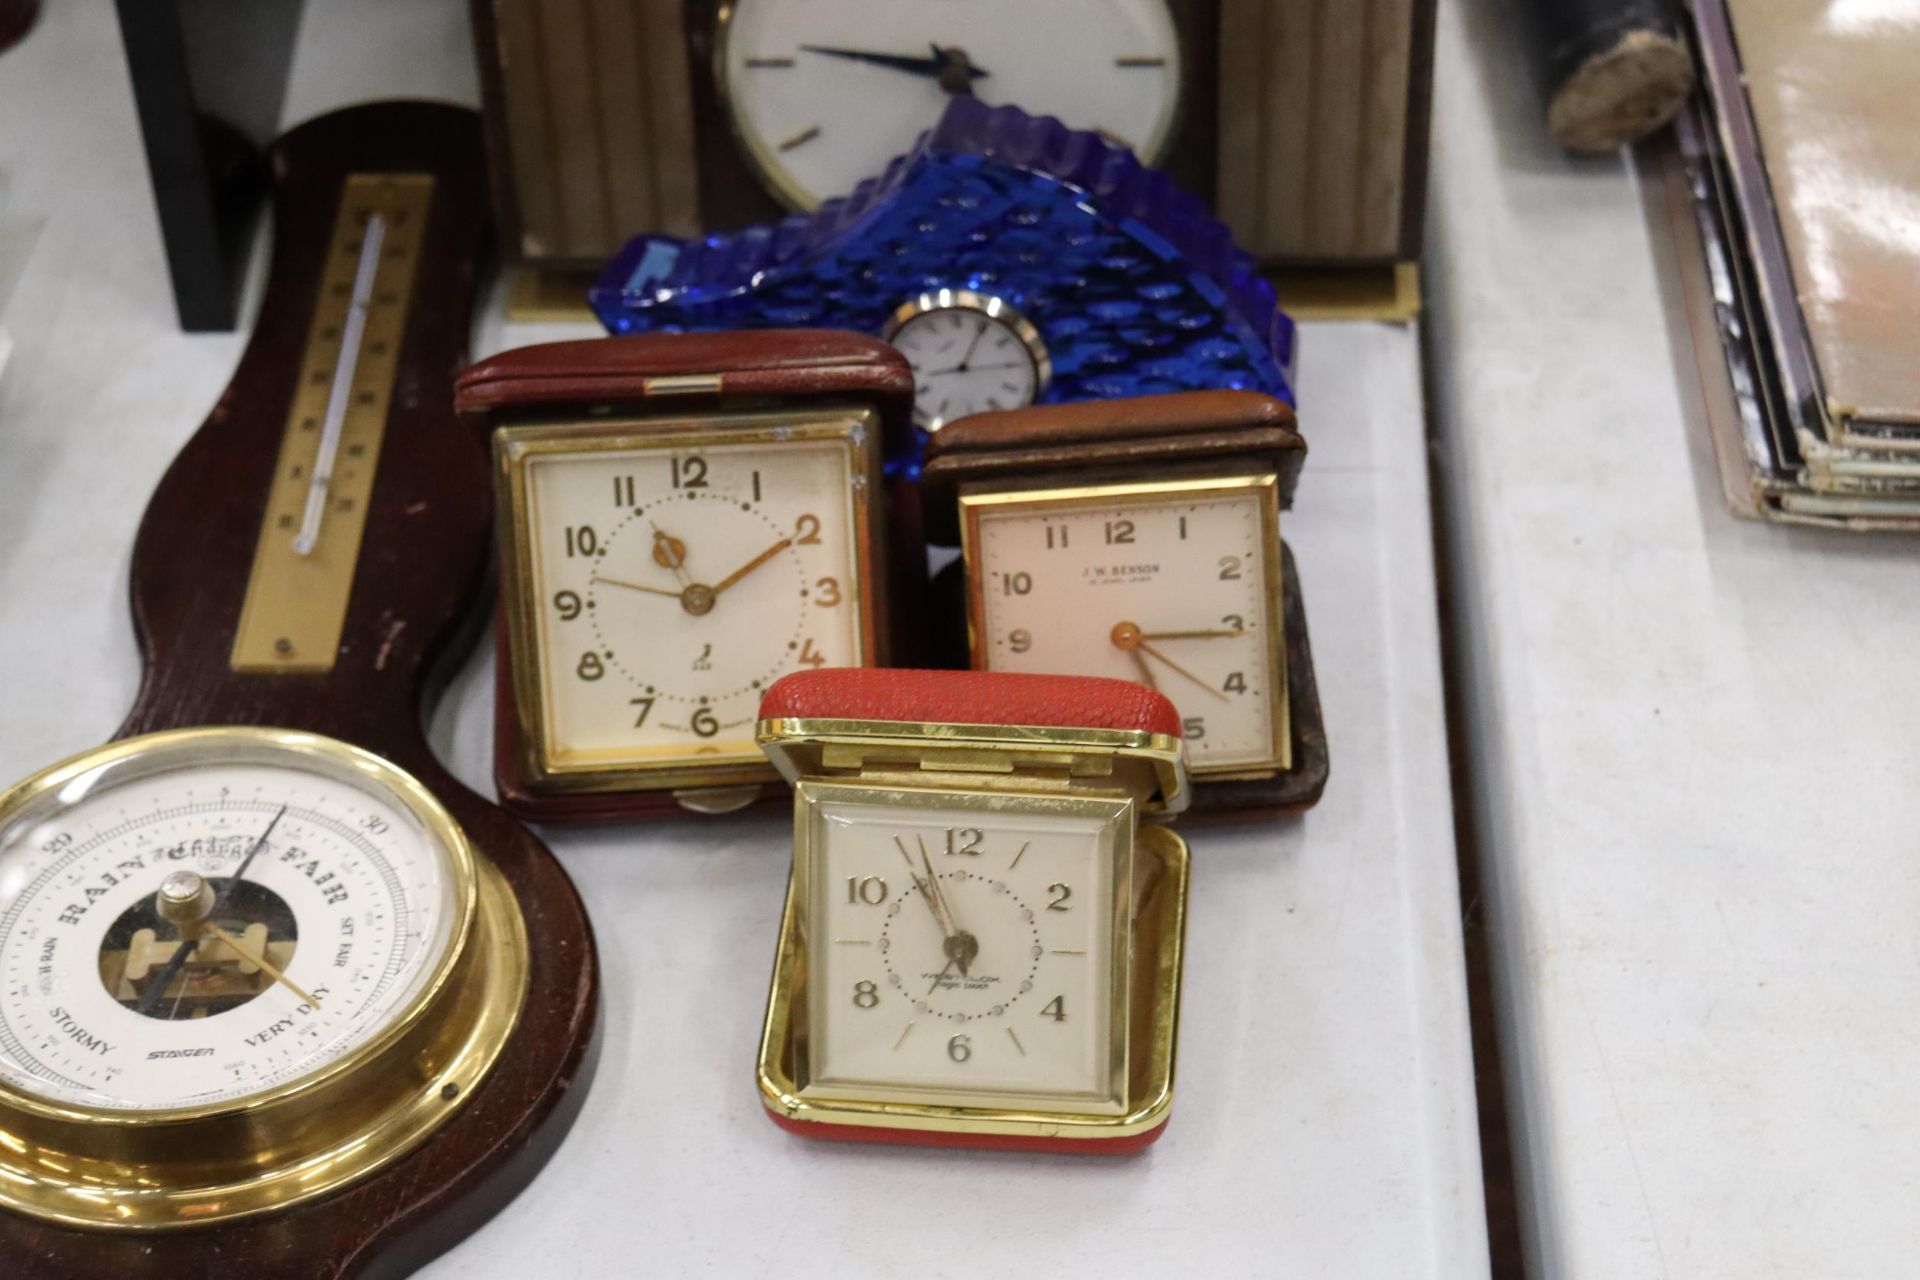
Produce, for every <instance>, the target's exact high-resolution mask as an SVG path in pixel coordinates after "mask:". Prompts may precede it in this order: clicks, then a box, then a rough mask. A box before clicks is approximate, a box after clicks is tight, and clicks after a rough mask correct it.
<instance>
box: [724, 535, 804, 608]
mask: <svg viewBox="0 0 1920 1280" xmlns="http://www.w3.org/2000/svg"><path fill="white" fill-rule="evenodd" d="M792 545H793V539H792V538H782V539H780V541H778V542H776V543H774V544H773V545H772V546H770V547H768V548H767V549H766V550H765V551H762V552H761V553H760V554H759V555H757V556H755V557H754V558H753V559H751V560H749V561H747V562H746V563H745V564H743V565H741V566H740V567H739V568H738V569H735V570H734V571H733V572H732V573H730V574H728V575H727V576H726V577H724V578H722V579H720V581H718V582H716V583H714V584H713V594H715V595H719V594H720V593H721V592H722V591H725V590H726V589H727V588H728V587H730V586H732V585H733V584H734V583H736V582H738V581H740V579H742V578H744V577H746V576H747V575H748V574H750V573H752V572H753V571H754V570H755V569H758V568H759V567H760V566H761V565H763V564H765V563H766V562H767V561H769V560H771V559H773V558H774V557H775V556H777V555H779V554H780V553H781V552H782V551H785V550H786V549H787V548H788V547H790V546H792Z"/></svg>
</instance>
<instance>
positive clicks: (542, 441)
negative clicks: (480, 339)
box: [458, 332, 918, 817]
mask: <svg viewBox="0 0 1920 1280" xmlns="http://www.w3.org/2000/svg"><path fill="white" fill-rule="evenodd" d="M909 394H910V381H909V375H908V374H907V372H906V368H905V365H904V363H903V362H902V361H901V359H900V357H899V355H898V354H897V353H895V352H894V351H892V350H891V349H889V348H888V347H886V346H885V345H883V344H881V343H879V342H875V341H873V340H872V339H867V338H861V337H857V336H854V335H850V334H833V333H823V332H795V333H763V334H758V335H754V336H752V337H742V336H738V335H729V334H701V335H655V336H642V337H629V338H619V339H610V340H605V341H589V342H566V343H556V344H552V345H549V346H542V347H529V348H524V349H521V350H518V351H510V352H507V353H505V354H502V355H499V356H495V357H493V358H492V359H490V360H487V361H485V362H483V363H481V364H479V365H477V366H476V367H474V368H473V369H471V370H469V371H468V372H467V373H466V374H465V375H463V376H462V378H461V380H460V389H459V396H458V403H459V407H460V410H461V412H462V413H464V414H466V415H467V416H468V418H469V420H470V421H472V422H474V423H475V425H476V426H478V427H480V428H481V429H488V430H491V431H492V433H493V447H494V458H495V464H496V477H495V479H496V485H497V488H498V491H499V501H498V511H499V538H500V553H501V564H502V566H503V570H504V571H503V573H502V575H501V577H502V590H501V604H502V610H503V613H504V615H505V622H506V626H505V632H504V636H505V641H506V653H505V656H506V661H505V662H504V663H503V664H502V665H503V668H504V670H503V676H504V682H503V684H502V686H501V688H502V697H501V700H500V704H499V708H498V718H499V726H500V732H499V734H498V738H497V742H498V747H499V751H498V755H497V759H496V773H497V776H498V780H499V785H500V790H501V794H502V796H503V797H504V798H505V800H506V801H507V803H508V804H509V805H510V806H511V807H513V808H515V809H517V810H518V811H520V812H523V813H527V814H529V815H533V816H539V817H566V816H574V817H594V816H611V815H615V814H627V813H632V812H636V811H640V810H658V809H661V808H662V807H663V806H668V807H670V806H671V805H672V804H674V803H675V802H676V801H677V802H678V803H679V804H680V805H681V806H683V807H685V808H689V809H694V810H697V811H701V812H719V811H725V810H728V809H733V808H738V807H740V806H741V805H744V804H748V803H751V802H752V801H753V800H755V799H756V798H758V797H759V796H760V794H761V790H762V785H763V784H764V783H767V782H770V781H772V780H773V778H774V773H773V770H772V769H771V767H770V766H769V765H768V764H767V762H766V758H765V757H764V756H763V755H762V754H761V753H760V750H759V748H758V747H757V746H756V745H755V743H754V725H755V710H756V708H757V707H758V706H759V703H760V697H761V695H762V694H763V693H764V692H765V691H766V690H767V689H768V688H769V687H770V686H771V685H772V684H773V683H774V681H775V680H777V679H779V677H780V676H782V675H783V674H785V673H787V672H790V671H803V670H808V669H814V668H820V667H827V666H833V667H859V666H868V665H874V664H878V663H882V662H884V661H887V660H888V658H889V648H890V646H889V643H888V639H889V637H888V635H887V628H886V618H887V616H888V615H887V609H888V601H889V598H890V597H889V589H888V587H889V584H888V583H887V581H886V574H885V572H884V566H885V564H886V543H887V534H888V530H887V528H886V525H887V522H888V506H889V504H888V502H887V499H886V496H885V487H884V485H883V480H882V473H881V453H882V448H883V442H884V440H885V438H886V437H887V436H888V435H889V434H890V433H893V432H897V431H899V430H901V429H903V428H904V427H905V426H906V410H907V402H908V397H909ZM907 533H908V535H909V536H910V537H911V539H912V541H913V543H914V544H916V545H917V541H918V538H917V530H913V529H908V530H907ZM909 589H910V585H909Z"/></svg>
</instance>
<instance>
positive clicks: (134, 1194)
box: [0, 727, 528, 1231]
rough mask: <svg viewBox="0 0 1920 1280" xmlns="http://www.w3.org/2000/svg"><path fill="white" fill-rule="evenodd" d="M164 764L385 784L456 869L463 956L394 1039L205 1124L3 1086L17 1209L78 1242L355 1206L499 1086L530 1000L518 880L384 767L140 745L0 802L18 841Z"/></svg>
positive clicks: (446, 961) (207, 740)
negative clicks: (43, 808)
mask: <svg viewBox="0 0 1920 1280" xmlns="http://www.w3.org/2000/svg"><path fill="white" fill-rule="evenodd" d="M156 749H173V750H182V751H185V752H188V753H192V752H194V751H199V750H207V751H214V752H225V753H229V754H230V755H238V756H241V757H246V756H252V757H254V758H266V759H270V760H272V761H273V762H276V763H280V762H284V761H286V760H288V759H293V760H295V761H300V762H304V763H305V764H306V765H307V766H308V767H311V768H313V769H314V770H316V771H319V772H331V773H345V774H349V775H352V776H355V777H356V778H358V779H359V780H360V784H361V785H364V783H365V780H366V779H368V778H371V779H372V780H373V781H374V782H375V783H376V784H378V785H379V786H380V787H383V788H385V789H387V791H388V793H389V794H390V796H391V798H392V799H394V800H395V801H396V802H398V803H399V804H400V805H402V806H403V807H404V808H406V809H407V810H408V811H409V812H410V813H412V814H413V815H414V816H415V817H416V818H417V819H418V820H419V821H420V822H421V823H422V824H423V825H424V826H425V827H426V829H427V831H428V833H429V835H430V836H431V837H432V838H433V839H435V840H437V841H438V842H440V843H441V846H442V847H443V848H444V849H445V850H446V851H447V854H448V860H449V867H450V873H451V875H452V876H453V879H454V889H455V898H456V901H457V902H458V903H459V904H460V907H459V920H458V923H457V926H456V928H455V930H454V932H453V935H452V937H451V938H450V939H449V942H448V945H447V951H446V954H445V955H444V956H443V957H442V958H441V960H440V962H439V965H438V966H437V968H436V970H435V972H434V974H433V975H432V977H431V978H430V979H429V981H428V982H427V983H426V984H425V985H424V986H423V987H422V988H421V990H420V992H419V993H418V994H417V995H416V996H415V997H414V999H413V1000H412V1001H411V1002H410V1003H409V1004H408V1005H407V1007H406V1008H405V1009H403V1010H402V1011H401V1012H400V1013H399V1014H398V1015H397V1016H395V1017H394V1018H393V1020H392V1021H391V1022H390V1023H389V1025H388V1026H387V1027H386V1029H385V1030H383V1031H381V1032H380V1033H379V1034H378V1035H376V1036H375V1037H373V1038H372V1039H370V1040H368V1041H366V1042H365V1043H363V1044H361V1045H359V1046H358V1047H356V1048H354V1049H353V1050H351V1051H350V1052H348V1053H345V1054H343V1055H342V1056H341V1057H339V1058H337V1059H335V1060H334V1061H333V1062H330V1063H328V1064H327V1065H326V1066H325V1067H323V1068H321V1069H320V1070H318V1071H315V1072H313V1073H311V1074H309V1075H306V1076H302V1077H300V1078H298V1079H295V1080H291V1081H288V1082H286V1083H284V1084H281V1085H278V1086H275V1087H273V1088H271V1089H268V1090H265V1091H263V1092H261V1093H257V1094H253V1095H251V1096H248V1097H245V1098H240V1099H235V1100H231V1101H224V1102H218V1103H211V1104H208V1105H204V1106H190V1107H170V1108H164V1109H154V1110H128V1109H119V1108H106V1107H88V1106H81V1105H77V1104H73V1103H66V1102H54V1101H51V1100H48V1099H45V1098H41V1097H38V1096H36V1095H33V1094H31V1093H27V1092H24V1091H21V1090H18V1089H15V1088H12V1087H10V1086H8V1085H6V1084H4V1083H0V1207H4V1208H6V1209H10V1210H13V1211H15V1212H18V1213H23V1214H28V1215H30V1216H33V1217H36V1218H43V1219H49V1220H51V1221H55V1222H59V1223H63V1224H65V1225H68V1226H74V1227H88V1228H106V1229H116V1230H131V1231H152V1230H165V1229H169V1228H184V1227H196V1226H205V1225H207V1224H208V1223H214V1222H224V1221H228V1220H231V1219H235V1218H242V1217H248V1216H251V1215H254V1214H259V1213H264V1212H267V1211H269V1210H274V1209H284V1208H286V1207H288V1206H290V1205H293V1204H297V1203H299V1202H301V1201H303V1200H309V1199H313V1198H315V1197H317V1196H322V1195H326V1194H328V1193H329V1192H333V1191H337V1190H339V1189H340V1188H341V1187H343V1186H345V1185H347V1184H348V1183H350V1182H354V1181H357V1180H358V1179H361V1178H364V1177H366V1176H367V1175H369V1174H371V1173H374V1172H375V1171H377V1170H379V1169H381V1168H384V1167H386V1166H387V1165H389V1164H391V1163H393V1162H394V1161H395V1160H398V1159H399V1158H400V1157H402V1156H404V1155H406V1154H407V1153H408V1152H409V1151H411V1150H413V1149H414V1148H415V1147H417V1146H418V1145H419V1144H420V1143H421V1142H423V1141H425V1140H426V1139H427V1138H428V1137H429V1136H430V1135H431V1134H432V1133H433V1131H434V1130H435V1129H436V1128H438V1127H439V1126H440V1125H441V1124H442V1123H443V1122H445V1121H446V1120H448V1119H449V1118H451V1117H452V1115H453V1114H454V1113H455V1112H456V1111H457V1110H458V1109H459V1107H460V1106H461V1105H462V1104H463V1103H464V1102H465V1100H466V1099H467V1097H468V1096H470V1095H471V1094H472V1092H473V1090H474V1088H475V1087H476V1086H477V1085H478V1084H479V1083H480V1082H481V1081H482V1080H483V1079H484V1078H485V1076H486V1074H487V1071H488V1069H489V1068H490V1067H491V1066H492V1065H493V1063H494V1061H495V1059H497V1058H498V1057H499V1055H500V1051H501V1049H502V1048H503V1047H504V1045H505V1044H506V1041H507V1037H508V1036H509V1035H510V1034H511V1033H512V1031H513V1027H514V1024H515V1023H516V1022H517V1021H518V1020H519V1015H520V1010H521V1008H522V1006H523V1005H524V1004H525V1002H526V993H527V974H528V969H527V932H526V924H525V922H524V920H523V919H522V918H521V915H520V908H519V905H518V903H517V902H516V901H515V899H514V896H513V891H512V890H511V889H510V888H509V887H508V885H507V883H506V880H505V879H504V878H503V877H502V876H501V875H500V873H499V872H498V871H497V870H496V869H495V868H494V867H493V865H492V864H491V863H490V862H488V861H487V859H486V858H485V857H484V856H482V855H480V854H479V853H477V852H476V851H475V850H474V849H473V847H472V845H471V844H469V843H468V841H467V838H466V835H465V833H463V832H462V831H461V829H460V827H459V824H458V823H456V822H455V821H454V819H453V817H452V815H450V814H449V813H448V812H447V811H446V810H445V809H444V808H442V807H441V805H440V802H439V801H438V800H437V799H435V798H434V796H433V793H432V792H430V791H428V790H427V789H426V788H425V787H424V786H423V785H421V783H420V782H418V781H417V780H416V779H414V778H413V777H412V776H411V775H410V774H407V773H405V772H403V771H402V770H400V769H398V768H396V767H395V766H393V765H391V764H389V763H387V761H385V760H384V759H382V758H381V757H379V756H377V755H374V754H373V753H372V752H369V751H363V750H361V749H360V748H358V747H353V746H349V745H348V744H346V743H343V742H339V741H336V740H335V739H332V738H326V737H322V736H320V735H317V734H311V733H299V732H294V731H291V730H282V729H261V728H242V727H235V728H204V729H174V730H167V731H164V732H160V733H152V734H146V735H143V736H141V737H136V738H128V739H125V740H123V741H120V742H116V743H112V744H109V745H108V746H105V747H100V748H97V749H95V750H92V751H88V752H84V753H82V754H80V755H77V756H74V757H72V758H71V759H68V760H65V761H62V762H61V763H59V764H56V765H53V766H52V767H50V768H48V769H45V770H42V771H41V772H40V773H37V774H35V775H34V776H32V777H30V778H28V779H26V780H25V781H24V782H21V783H19V784H17V785H15V786H13V787H11V788H9V789H8V790H7V791H6V792H4V793H0V826H4V824H5V823H6V822H7V821H9V820H10V819H11V818H12V816H13V815H14V814H15V813H18V812H20V811H21V810H22V809H24V808H26V807H27V806H29V805H31V804H32V803H33V802H34V801H35V800H37V799H38V798H39V797H41V796H43V795H46V794H48V793H54V792H58V790H59V789H60V788H62V787H64V786H66V785H67V784H69V783H70V782H72V781H73V780H74V779H75V778H77V777H80V776H82V775H85V774H88V773H91V772H93V771H95V770H98V769H100V768H102V767H115V766H122V767H124V766H128V765H134V766H137V764H138V762H139V759H140V757H141V756H142V755H143V754H146V753H150V752H153V751H155V750H156Z"/></svg>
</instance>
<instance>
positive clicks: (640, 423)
mask: <svg viewBox="0 0 1920 1280" xmlns="http://www.w3.org/2000/svg"><path fill="white" fill-rule="evenodd" d="M880 432H881V424H880V419H879V415H878V414H877V413H876V412H875V411H874V410H872V409H870V408H864V407H858V408H856V407H836V406H831V405H829V406H824V407H818V408H809V409H807V410H805V411H802V412H750V413H714V414H704V415H691V414H688V415H677V416H667V417H659V418H611V419H606V418H594V419H579V418H564V419H554V420H545V421H537V422H532V423H528V424H526V425H522V426H512V427H502V428H500V429H499V430H498V431H496V432H495V434H494V460H495V464H496V465H495V471H494V481H495V486H496V489H497V495H496V497H497V501H498V504H499V509H500V510H501V511H502V512H503V513H505V519H503V520H502V521H501V522H500V563H501V565H502V575H501V599H502V603H503V605H504V612H505V614H506V625H507V641H508V643H507V652H508V655H509V662H510V664H511V668H512V669H511V681H512V688H513V703H514V726H515V730H516V732H515V735H514V740H515V748H514V749H515V754H516V755H517V756H518V759H519V765H520V771H521V777H522V779H523V780H524V782H525V785H526V786H527V788H528V789H529V790H530V791H536V792H540V793H542V794H547V795H585V794H594V793H599V794H609V793H621V792H635V791H673V792H678V793H687V794H685V795H683V797H682V801H683V803H684V804H686V805H687V807H690V808H699V807H700V806H702V805H703V804H705V803H706V801H705V799H704V798H703V796H702V795H701V793H703V792H705V793H709V794H710V795H712V796H713V797H714V799H715V800H716V801H717V803H716V805H715V807H716V808H717V809H721V810H724V809H726V808H733V807H738V805H737V804H735V803H731V800H732V794H731V793H736V792H737V793H738V794H739V795H740V796H744V798H745V800H746V801H749V802H750V801H751V800H752V799H753V798H754V797H755V796H756V795H757V794H758V790H757V788H758V787H759V786H760V785H761V784H763V783H767V782H772V781H774V780H775V778H776V776H777V775H776V774H775V772H774V770H773V768H772V767H771V766H770V765H768V764H767V762H766V757H765V756H764V755H762V754H761V753H760V751H759V750H758V749H757V748H751V747H749V748H747V749H745V750H741V751H738V752H733V753H729V754H720V753H717V752H714V751H704V752H703V751H700V750H698V749H689V750H685V751H678V750H673V749H669V748H649V749H646V751H645V754H644V755H643V754H642V753H641V752H633V753H625V754H623V755H619V756H613V755H609V756H608V757H607V758H603V759H594V760H584V761H565V760H561V759H558V758H557V756H558V752H557V751H556V749H555V748H556V744H555V743H554V742H553V739H552V734H551V731H550V717H549V711H548V706H547V697H546V680H545V678H544V673H543V671H542V669H541V660H540V647H539V646H540V640H539V637H540V623H539V618H538V616H537V614H538V610H539V608H540V601H541V592H540V590H539V585H538V571H537V569H536V568H535V565H534V552H533V525H532V517H533V511H532V504H531V501H530V496H529V494H528V487H527V480H526V463H527V461H528V459H530V458H532V457H536V456H543V455H545V456H550V455H553V454H578V453H597V452H613V451H637V450H645V451H667V450H685V449H697V448H700V447H703V446H720V445H741V444H753V443H762V444H765V445H766V446H767V447H768V448H770V449H777V448H778V447H779V446H780V445H781V444H782V443H784V442H790V441H796V442H797V441H816V440H842V441H844V442H845V443H846V446H847V448H848V450H849V451H850V455H851V456H850V460H849V466H848V473H849V475H851V476H852V477H853V480H854V484H853V492H852V494H851V495H850V497H849V502H850V504H851V508H852V513H853V520H852V526H851V527H852V531H853V550H854V564H855V581H856V583H857V588H856V593H855V597H854V600H853V601H852V603H853V604H854V606H855V607H856V608H858V609H859V611H860V625H859V631H858V634H859V637H860V661H859V664H858V665H861V666H879V665H883V664H884V663H885V662H886V658H887V654H886V641H885V636H886V633H885V631H884V630H883V629H882V627H881V626H880V619H881V618H882V617H883V616H884V615H885V612H886V595H885V575H884V574H883V573H881V572H880V564H881V560H882V557H883V555H884V554H885V546H884V532H883V530H882V528H881V526H880V522H879V521H878V520H877V519H876V518H875V514H874V504H875V503H876V502H877V501H878V500H879V495H880V483H881V476H880Z"/></svg>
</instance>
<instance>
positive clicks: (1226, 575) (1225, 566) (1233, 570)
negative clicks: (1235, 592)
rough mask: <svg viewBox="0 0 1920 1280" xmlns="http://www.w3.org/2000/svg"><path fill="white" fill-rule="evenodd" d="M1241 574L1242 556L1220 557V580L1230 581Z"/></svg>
mask: <svg viewBox="0 0 1920 1280" xmlns="http://www.w3.org/2000/svg"><path fill="white" fill-rule="evenodd" d="M1239 576H1240V557H1239V556H1221V557H1220V581H1222V582H1230V581H1232V580H1234V579H1236V578H1238V577H1239Z"/></svg>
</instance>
